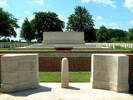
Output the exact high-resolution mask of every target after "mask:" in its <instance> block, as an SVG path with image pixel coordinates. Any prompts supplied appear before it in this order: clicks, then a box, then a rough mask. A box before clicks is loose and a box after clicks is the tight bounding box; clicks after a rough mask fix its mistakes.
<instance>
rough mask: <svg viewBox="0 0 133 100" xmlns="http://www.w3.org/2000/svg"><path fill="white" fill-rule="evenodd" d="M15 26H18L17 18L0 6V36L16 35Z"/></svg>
mask: <svg viewBox="0 0 133 100" xmlns="http://www.w3.org/2000/svg"><path fill="white" fill-rule="evenodd" d="M15 28H16V29H17V28H19V26H18V24H17V19H16V18H14V17H13V15H12V14H10V13H8V12H5V11H3V9H2V8H0V37H11V36H14V37H16V35H17V34H16V31H15Z"/></svg>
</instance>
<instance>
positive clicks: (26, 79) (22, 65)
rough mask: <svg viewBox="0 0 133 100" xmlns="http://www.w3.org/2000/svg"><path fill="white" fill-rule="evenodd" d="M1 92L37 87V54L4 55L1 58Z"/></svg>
mask: <svg viewBox="0 0 133 100" xmlns="http://www.w3.org/2000/svg"><path fill="white" fill-rule="evenodd" d="M1 68H2V71H1V84H2V86H1V88H2V92H15V91H21V90H25V89H31V88H37V87H38V86H39V68H38V55H37V54H5V55H4V56H2V57H1Z"/></svg>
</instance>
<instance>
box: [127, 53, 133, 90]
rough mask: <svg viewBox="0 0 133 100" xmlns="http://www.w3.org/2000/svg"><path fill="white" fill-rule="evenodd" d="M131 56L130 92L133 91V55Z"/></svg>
mask: <svg viewBox="0 0 133 100" xmlns="http://www.w3.org/2000/svg"><path fill="white" fill-rule="evenodd" d="M127 55H128V56H129V91H133V54H127Z"/></svg>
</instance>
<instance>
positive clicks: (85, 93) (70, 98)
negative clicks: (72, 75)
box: [0, 83, 133, 100]
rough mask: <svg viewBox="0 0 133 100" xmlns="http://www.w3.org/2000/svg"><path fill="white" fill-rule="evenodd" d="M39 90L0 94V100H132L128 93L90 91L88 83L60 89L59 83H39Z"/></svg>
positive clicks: (132, 97)
mask: <svg viewBox="0 0 133 100" xmlns="http://www.w3.org/2000/svg"><path fill="white" fill-rule="evenodd" d="M40 85H41V86H40V88H38V89H34V90H26V91H22V92H16V93H12V94H1V95H0V100H133V96H132V95H130V94H128V93H116V92H113V91H108V90H101V89H91V87H90V83H70V87H69V88H60V87H61V84H60V83H41V84H40Z"/></svg>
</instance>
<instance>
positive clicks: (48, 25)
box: [35, 12, 64, 42]
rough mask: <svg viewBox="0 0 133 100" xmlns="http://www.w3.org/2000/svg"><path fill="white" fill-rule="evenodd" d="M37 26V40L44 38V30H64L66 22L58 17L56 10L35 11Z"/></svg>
mask: <svg viewBox="0 0 133 100" xmlns="http://www.w3.org/2000/svg"><path fill="white" fill-rule="evenodd" d="M35 28H36V29H37V37H36V38H37V40H38V41H39V42H41V41H42V39H43V32H46V31H63V28H64V22H63V21H61V20H60V19H59V18H58V15H57V14H56V13H54V12H37V13H35Z"/></svg>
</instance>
